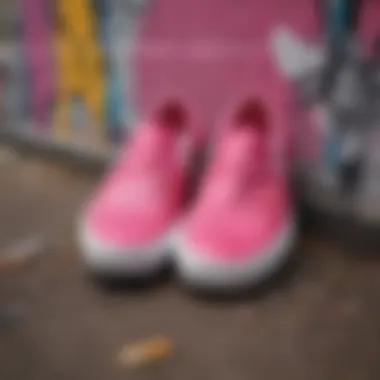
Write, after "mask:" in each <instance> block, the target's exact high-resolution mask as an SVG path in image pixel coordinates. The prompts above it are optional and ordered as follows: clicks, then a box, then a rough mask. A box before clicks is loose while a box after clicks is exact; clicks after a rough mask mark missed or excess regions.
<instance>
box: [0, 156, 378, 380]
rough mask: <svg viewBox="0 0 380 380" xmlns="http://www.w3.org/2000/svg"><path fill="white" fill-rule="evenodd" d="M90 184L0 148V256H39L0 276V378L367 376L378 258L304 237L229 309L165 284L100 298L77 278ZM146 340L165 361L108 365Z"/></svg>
mask: <svg viewBox="0 0 380 380" xmlns="http://www.w3.org/2000/svg"><path fill="white" fill-rule="evenodd" d="M95 182H96V178H95V176H94V177H90V176H84V175H83V174H79V173H78V172H74V171H72V170H66V169H63V168H62V167H59V166H57V165H54V164H51V163H48V162H47V161H46V160H45V161H43V160H37V159H35V158H32V157H20V156H17V155H14V154H9V152H6V151H4V150H2V151H1V152H0V258H1V256H2V255H3V257H4V255H5V254H6V252H7V250H9V248H7V247H9V246H12V245H13V244H15V242H18V241H20V240H23V239H25V238H29V237H33V236H42V237H43V239H44V240H45V241H46V244H45V245H44V247H42V248H41V250H42V251H43V252H41V253H44V255H41V256H40V257H39V259H38V260H37V259H36V260H35V261H33V262H30V264H29V265H25V266H21V267H18V268H16V269H15V268H13V270H11V268H8V269H7V267H5V268H4V267H3V268H2V270H1V274H0V378H1V379H4V380H16V379H28V380H33V379H36V380H45V379H46V380H48V379H56V380H59V379H71V380H74V379H78V380H85V379H90V380H97V379H99V380H100V379H101V380H105V379H108V380H111V379H125V378H130V379H142V380H145V379H146V380H149V379H152V380H159V379H164V380H187V379H189V380H194V379H199V380H202V379H205V380H206V379H207V380H213V379H218V380H235V379H236V380H240V379H242V380H243V379H250V380H255V379H260V380H277V379H281V380H306V379H307V380H330V379H331V380H340V379H341V380H349V379H352V380H357V379H360V380H378V379H380V360H379V354H380V275H379V273H380V259H379V258H376V257H373V256H372V257H369V256H368V255H366V254H365V252H358V254H357V255H351V254H350V255H349V254H348V253H346V252H344V251H343V250H340V249H338V248H337V247H335V246H333V245H332V244H328V243H326V242H324V241H323V240H322V239H320V238H316V237H315V236H314V235H313V234H311V235H310V234H308V235H307V236H303V237H301V239H300V243H299V246H298V248H297V255H296V260H294V262H292V263H291V265H289V267H288V268H287V270H286V271H284V272H283V274H282V275H281V276H279V277H278V278H277V279H276V281H273V283H271V284H268V286H266V287H265V288H263V289H262V290H261V291H260V292H255V293H254V294H253V295H252V297H247V298H246V299H244V300H240V301H239V302H231V301H222V300H211V299H208V300H205V299H199V298H194V297H193V296H192V295H190V294H188V293H187V292H185V291H184V290H183V289H181V288H180V287H179V286H178V285H177V284H176V282H175V281H174V279H168V280H167V281H165V282H162V283H161V284H159V285H156V286H155V287H150V288H147V289H144V290H142V289H124V290H123V291H115V289H114V290H105V289H103V288H101V287H99V286H97V285H96V284H94V283H93V282H92V281H91V279H90V278H88V276H86V275H85V273H84V271H83V268H82V266H81V263H80V260H79V259H78V256H77V253H78V252H77V248H76V246H75V244H74V241H73V227H74V224H75V223H74V222H75V220H76V217H77V215H78V211H79V210H80V206H81V205H82V203H83V201H84V200H85V199H86V197H87V195H88V194H89V192H90V191H91V189H92V187H93V185H94V183H95ZM156 334H165V335H167V336H168V337H169V338H171V339H172V340H173V344H174V351H173V355H172V356H171V357H168V358H166V359H165V360H162V361H161V362H159V363H157V364H156V365H153V366H150V367H143V368H140V369H136V370H134V371H129V370H126V369H122V368H120V366H119V365H118V364H117V362H116V357H117V355H118V353H119V351H120V349H121V348H122V347H123V346H124V345H125V344H127V343H130V342H134V341H136V340H139V339H141V338H149V337H150V336H153V335H156Z"/></svg>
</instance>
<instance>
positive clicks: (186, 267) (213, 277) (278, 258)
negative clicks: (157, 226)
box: [175, 221, 296, 290]
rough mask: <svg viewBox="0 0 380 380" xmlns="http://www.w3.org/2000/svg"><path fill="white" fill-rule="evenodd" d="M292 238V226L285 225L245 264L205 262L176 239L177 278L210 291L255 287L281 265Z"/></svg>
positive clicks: (204, 256)
mask: <svg viewBox="0 0 380 380" xmlns="http://www.w3.org/2000/svg"><path fill="white" fill-rule="evenodd" d="M295 236H296V224H295V222H294V221H289V222H288V223H287V224H286V225H285V227H284V228H283V229H282V231H281V233H280V234H279V235H278V237H277V238H276V239H275V240H274V241H273V243H272V244H271V245H270V246H268V247H267V248H266V249H265V250H263V251H262V252H260V253H259V254H257V253H255V254H254V255H252V256H251V257H250V258H249V259H248V260H244V261H239V262H233V263H231V262H222V261H215V260H211V259H208V255H204V254H201V253H200V252H199V251H198V252H197V251H196V250H194V249H193V248H191V247H190V246H189V244H187V243H186V242H185V241H184V240H183V239H182V238H181V237H180V236H178V239H177V241H176V242H175V248H176V249H175V251H176V253H175V258H176V260H175V261H176V267H177V271H178V275H179V277H180V278H181V279H182V280H183V281H184V282H185V283H187V284H189V285H190V286H195V287H200V288H205V289H207V288H210V289H214V288H215V289H219V290H223V289H229V290H230V289H235V288H244V287H246V286H251V285H255V284H257V283H259V282H261V281H263V280H265V279H266V278H267V277H269V276H270V275H271V274H273V273H275V272H276V270H277V269H279V268H280V267H281V265H282V264H284V263H285V261H286V259H287V257H288V255H289V254H290V252H291V248H292V247H293V245H294V241H295Z"/></svg>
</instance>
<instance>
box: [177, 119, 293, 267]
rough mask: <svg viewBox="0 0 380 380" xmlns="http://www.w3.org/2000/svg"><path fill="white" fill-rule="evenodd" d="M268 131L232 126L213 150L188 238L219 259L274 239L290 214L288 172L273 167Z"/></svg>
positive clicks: (241, 255) (248, 252) (245, 253)
mask: <svg viewBox="0 0 380 380" xmlns="http://www.w3.org/2000/svg"><path fill="white" fill-rule="evenodd" d="M269 136H270V135H269V133H268V134H267V133H262V132H258V130H257V129H252V126H237V125H231V126H230V128H228V129H226V130H225V132H224V135H223V137H221V138H220V141H219V143H218V145H217V147H216V149H215V152H214V155H213V158H212V159H211V163H210V166H209V169H208V171H207V173H206V174H205V179H204V182H203V184H202V186H201V191H200V195H199V198H198V200H197V201H196V203H195V205H194V208H193V209H192V210H191V212H190V215H189V218H188V221H187V222H186V224H185V232H184V234H185V240H186V241H187V242H188V244H189V245H190V247H192V248H193V249H194V250H195V251H196V252H199V253H200V254H204V255H209V256H210V257H211V258H212V259H217V260H229V261H234V260H243V259H246V258H247V257H251V256H252V255H256V254H259V253H261V251H262V250H263V249H265V248H267V246H268V245H269V244H271V243H272V242H273V239H274V238H275V237H276V236H277V235H278V234H279V233H280V231H281V229H282V228H283V227H284V223H286V222H287V221H288V218H289V214H290V202H289V199H288V194H287V191H286V188H285V181H284V172H283V171H282V170H277V169H276V168H275V166H276V165H275V159H274V156H273V154H272V153H271V151H270V144H269V142H268V141H267V140H268V137H269Z"/></svg>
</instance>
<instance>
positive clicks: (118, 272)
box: [78, 224, 170, 277]
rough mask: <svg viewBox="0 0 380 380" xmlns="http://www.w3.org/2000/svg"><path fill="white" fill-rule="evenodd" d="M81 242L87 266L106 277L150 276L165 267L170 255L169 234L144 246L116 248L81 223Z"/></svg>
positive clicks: (79, 234)
mask: <svg viewBox="0 0 380 380" xmlns="http://www.w3.org/2000/svg"><path fill="white" fill-rule="evenodd" d="M78 240H79V245H80V248H81V252H82V256H83V259H84V262H85V264H86V265H87V267H88V268H89V269H90V271H92V272H94V273H96V274H100V275H104V276H131V277H145V276H150V275H153V274H155V273H156V272H159V271H160V270H161V269H162V268H163V267H164V266H165V265H166V263H167V262H168V259H169V255H170V245H169V234H168V235H165V236H163V237H161V238H159V239H158V240H157V241H155V242H154V243H151V244H149V245H145V246H137V247H125V246H116V245H112V244H109V243H107V242H105V241H102V240H101V239H99V238H98V237H96V236H95V235H94V234H92V233H91V231H90V230H89V229H88V228H86V226H85V225H84V224H81V225H80V227H79V233H78Z"/></svg>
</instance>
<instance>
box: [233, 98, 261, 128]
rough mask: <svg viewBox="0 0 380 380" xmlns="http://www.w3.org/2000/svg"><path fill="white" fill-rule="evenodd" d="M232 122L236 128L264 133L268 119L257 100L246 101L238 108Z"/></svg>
mask: <svg viewBox="0 0 380 380" xmlns="http://www.w3.org/2000/svg"><path fill="white" fill-rule="evenodd" d="M234 121H235V124H236V125H237V126H238V127H243V128H247V127H251V128H254V129H256V130H257V129H258V130H259V131H260V132H265V131H266V130H267V124H268V118H267V113H266V109H265V106H264V104H263V103H262V102H261V101H260V100H257V99H252V100H248V101H247V102H245V103H244V104H243V105H242V106H241V107H240V108H239V110H238V112H237V113H236V115H235V120H234Z"/></svg>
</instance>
